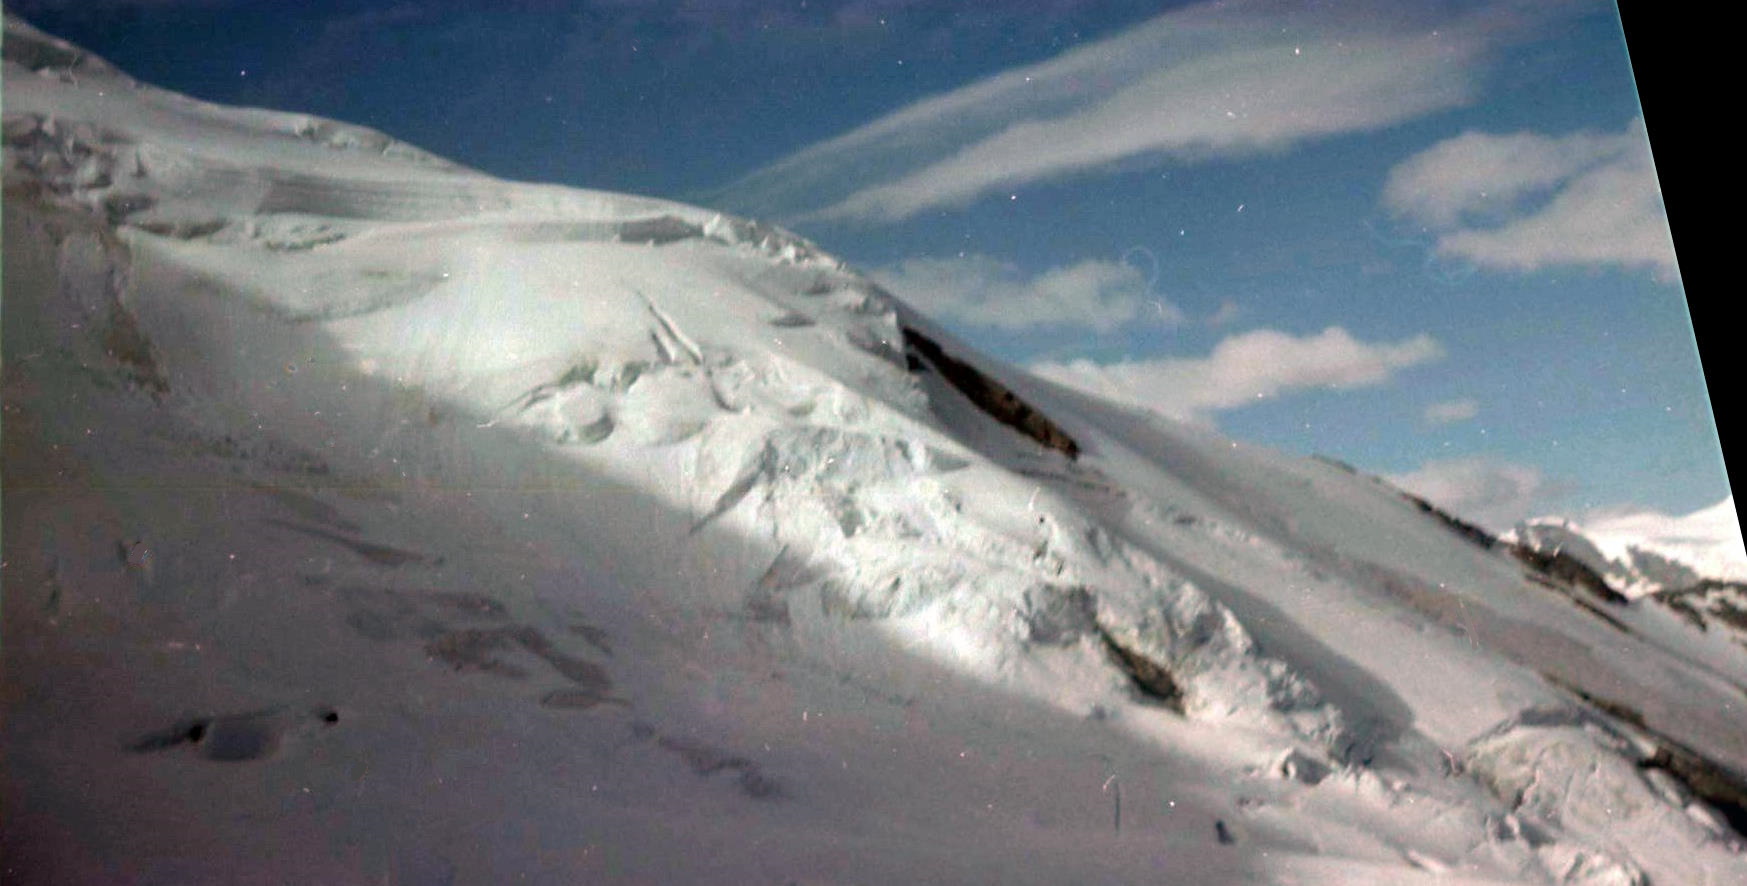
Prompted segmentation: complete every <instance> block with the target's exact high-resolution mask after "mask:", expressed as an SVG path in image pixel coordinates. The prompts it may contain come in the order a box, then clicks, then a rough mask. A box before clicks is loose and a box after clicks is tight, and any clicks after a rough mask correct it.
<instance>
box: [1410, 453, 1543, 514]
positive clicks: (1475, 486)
mask: <svg viewBox="0 0 1747 886" xmlns="http://www.w3.org/2000/svg"><path fill="white" fill-rule="evenodd" d="M1384 479H1386V480H1388V481H1389V482H1391V483H1393V484H1395V485H1396V486H1399V487H1401V488H1402V489H1405V490H1407V491H1408V492H1411V493H1413V494H1414V495H1417V496H1419V497H1421V498H1423V499H1425V500H1426V501H1429V502H1431V503H1432V504H1434V505H1437V506H1438V507H1440V508H1443V509H1444V510H1446V511H1448V512H1450V513H1452V514H1455V515H1456V516H1457V517H1460V518H1462V519H1464V520H1469V521H1472V522H1475V523H1479V524H1480V525H1482V526H1484V527H1486V528H1487V529H1490V530H1492V531H1494V532H1502V531H1505V530H1507V529H1509V528H1510V527H1512V526H1515V525H1516V523H1517V521H1518V520H1523V519H1526V518H1528V517H1529V516H1531V515H1533V514H1536V513H1540V512H1542V511H1543V510H1544V509H1545V508H1546V506H1547V501H1548V500H1549V498H1551V497H1552V496H1553V495H1554V494H1555V493H1556V492H1557V491H1558V490H1557V489H1556V488H1555V487H1554V485H1553V484H1551V483H1549V482H1548V481H1547V479H1546V478H1545V477H1543V476H1542V475H1541V472H1540V471H1539V470H1538V469H1536V468H1533V467H1530V466H1528V465H1519V464H1512V463H1510V462H1502V461H1495V460H1492V459H1488V458H1451V459H1437V460H1433V461H1428V462H1426V463H1425V464H1424V465H1423V466H1421V467H1420V468H1419V469H1418V470H1416V471H1411V472H1409V473H1405V474H1390V475H1387V476H1385V477H1384Z"/></svg>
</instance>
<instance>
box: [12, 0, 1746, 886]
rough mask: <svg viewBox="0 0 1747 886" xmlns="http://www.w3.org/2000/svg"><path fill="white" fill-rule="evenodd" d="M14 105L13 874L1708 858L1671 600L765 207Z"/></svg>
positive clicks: (1732, 811) (1703, 733)
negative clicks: (990, 347) (1483, 533)
mask: <svg viewBox="0 0 1747 886" xmlns="http://www.w3.org/2000/svg"><path fill="white" fill-rule="evenodd" d="M4 76H5V95H4V104H5V123H4V126H5V130H4V136H5V188H6V190H5V194H6V209H5V213H6V214H5V237H6V241H5V281H4V283H5V317H4V332H5V341H4V349H5V350H4V357H5V376H4V379H5V412H4V422H5V436H4V442H5V461H4V470H5V476H4V484H5V494H6V508H5V527H4V530H5V546H6V547H5V561H4V572H3V579H4V583H5V584H4V592H5V608H6V619H5V625H4V628H5V636H4V649H5V656H6V658H5V671H4V695H3V696H0V697H3V698H4V699H5V702H4V703H5V705H6V710H5V719H4V726H3V727H0V728H3V733H0V734H3V739H4V741H3V745H0V747H3V750H4V754H5V759H4V795H3V799H4V803H5V819H4V824H3V828H4V833H3V835H0V841H3V845H0V851H3V854H0V871H3V872H4V876H5V879H6V882H8V883H14V882H16V883H30V882H75V881H76V882H110V881H119V882H169V881H176V882H190V881H194V882H285V881H301V882H330V883H346V882H381V881H383V880H385V879H386V880H389V881H393V882H409V883H426V882H499V881H510V880H512V879H514V878H526V879H529V880H535V881H540V882H578V881H602V880H615V881H616V880H623V881H633V882H683V881H709V882H748V883H752V882H773V883H779V882H811V883H826V882H900V881H901V882H913V881H935V882H964V881H973V882H986V881H1000V882H1038V883H1062V882H1114V883H1126V882H1158V881H1160V880H1164V881H1168V882H1186V881H1192V882H1225V881H1229V882H1256V881H1280V882H1340V883H1350V882H1388V883H1412V882H1422V881H1423V882H1431V881H1436V882H1440V883H1445V882H1586V883H1632V882H1647V881H1649V880H1654V881H1655V882H1660V883H1668V882H1692V883H1701V882H1716V883H1723V882H1743V881H1747V859H1744V858H1743V857H1742V849H1741V836H1740V834H1739V828H1741V827H1742V826H1743V825H1742V824H1741V823H1740V818H1739V816H1740V814H1741V813H1742V811H1743V810H1744V809H1747V805H1743V803H1744V801H1747V791H1743V790H1742V787H1741V786H1742V784H1743V780H1742V777H1741V776H1742V773H1744V772H1747V728H1743V727H1744V725H1747V717H1744V716H1743V712H1742V707H1743V704H1744V703H1747V693H1744V691H1743V687H1744V686H1747V647H1743V646H1742V645H1741V644H1739V643H1734V642H1730V641H1728V640H1727V639H1726V638H1724V637H1721V636H1719V635H1718V634H1716V633H1715V632H1710V631H1701V630H1700V629H1699V626H1695V625H1693V624H1692V623H1691V622H1690V620H1689V619H1687V618H1685V617H1683V616H1682V614H1681V613H1679V612H1677V611H1674V610H1672V609H1670V608H1668V607H1660V608H1659V607H1653V606H1640V605H1636V604H1633V605H1623V604H1618V603H1613V602H1608V601H1607V600H1602V599H1598V598H1595V597H1594V596H1593V595H1589V594H1586V592H1585V591H1584V590H1583V588H1582V587H1581V586H1580V584H1577V583H1574V582H1573V581H1572V580H1571V579H1570V578H1569V576H1567V575H1564V574H1561V573H1559V572H1558V571H1557V570H1549V569H1547V568H1541V567H1536V566H1534V565H1533V564H1528V565H1525V563H1526V562H1527V561H1525V560H1523V559H1521V558H1519V557H1514V556H1511V555H1510V554H1509V552H1508V550H1506V549H1505V548H1502V547H1500V546H1498V545H1495V544H1492V543H1491V542H1490V541H1488V540H1487V539H1485V538H1483V537H1474V536H1468V535H1464V534H1463V533H1460V532H1457V531H1452V524H1450V523H1448V522H1446V521H1444V520H1440V519H1439V518H1438V517H1437V516H1436V515H1435V514H1433V513H1428V512H1427V511H1425V510H1422V509H1421V508H1419V507H1416V506H1415V504H1414V503H1413V502H1411V501H1409V500H1408V499H1406V498H1404V497H1403V496H1401V495H1400V494H1399V493H1397V492H1396V491H1395V490H1393V489H1390V488H1388V487H1387V486H1385V485H1384V484H1382V483H1380V482H1378V481H1375V480H1372V479H1370V478H1366V477H1363V476H1359V475H1356V474H1354V473H1352V472H1350V471H1347V470H1344V469H1342V468H1341V467H1340V466H1338V465H1336V464H1332V463H1326V462H1322V461H1302V460H1297V459H1292V458H1288V457H1285V456H1281V455H1278V454H1274V453H1271V452H1267V451H1262V450H1257V449H1253V448H1250V447H1247V446H1243V445H1240V444H1238V443H1235V442H1231V441H1227V440H1224V439H1222V438H1219V437H1217V436H1215V435H1213V434H1211V433H1208V432H1206V431H1204V430H1201V429H1196V428H1191V427H1186V426H1183V425H1179V424H1176V423H1173V422H1170V421H1168V420H1165V419H1162V418H1159V417H1157V416H1153V415H1149V414H1142V413H1139V412H1135V411H1131V410H1128V409H1124V408H1121V407H1117V406H1114V405H1111V404H1108V403H1104V402H1101V401H1098V400H1095V399H1092V398H1089V397H1087V396H1085V395H1082V394H1077V393H1073V392H1071V391H1069V390H1067V389H1064V388H1060V387H1057V386H1054V385H1051V384H1048V383H1046V382H1042V381H1040V380H1038V379H1035V378H1031V377H1029V376H1027V375H1025V374H1023V373H1021V372H1019V371H1016V370H1013V369H1011V368H1009V367H1005V366H1001V365H999V364H998V363H996V362H994V361H991V360H988V359H986V358H983V357H981V356H979V355H977V354H976V353H975V352H974V351H972V350H971V349H969V348H967V347H966V346H964V345H963V344H962V343H961V342H959V341H957V340H955V339H954V338H953V337H952V336H950V335H948V334H947V333H945V332H944V331H942V330H941V329H939V328H938V327H936V326H935V325H933V324H931V323H929V322H928V321H927V320H926V319H925V318H923V317H920V316H917V315H916V314H914V313H913V312H911V311H910V310H909V309H907V308H906V307H905V306H904V305H902V304H900V303H898V302H897V301H896V300H895V299H893V298H892V297H891V296H889V295H888V294H886V293H885V292H883V291H882V290H881V289H879V287H877V286H875V285H874V284H872V283H870V282H869V281H868V280H867V279H865V278H864V277H862V276H861V275H859V274H857V273H856V272H855V271H853V270H852V269H849V268H847V267H845V266H844V265H843V264H842V263H840V262H838V261H837V260H835V259H833V258H832V257H830V256H829V255H827V254H825V253H824V252H822V251H821V250H819V249H818V248H817V247H815V246H813V245H812V244H810V243H807V242H805V241H803V240H801V239H799V238H797V237H795V236H793V235H791V234H789V233H786V232H784V231H781V230H778V229H775V228H770V227H766V226H763V225H760V224H758V223H755V222H751V221H746V220H742V219H736V218H731V217H727V216H723V215H719V214H716V213H713V212H708V211H705V210H700V209H696V208H693V207H688V206H682V205H678V204H673V203H668V202H664V201H659V200H650V199H643V198H636V197H626V196H620V195H614V194H604V193H597V192H589V191H578V190H570V189H564V188H557V187H547V186H538V185H527V184H515V183H510V182H504V181H499V180H495V179H492V178H489V177H486V176H483V175H480V174H477V173H474V172H471V171H469V170H466V169H462V168H459V167H456V166H453V165H451V164H448V163H445V162H443V161H441V160H438V159H436V158H433V157H431V156H429V155H426V154H424V153H422V152H420V151H417V150H415V149H413V148H410V147H408V146H405V145H402V144H400V143H398V142H395V141H393V140H391V139H389V138H387V137H385V136H383V135H381V134H379V133H376V132H372V131H369V130H365V129H361V128H358V127H353V126H347V125H344V124H338V123H333V122H329V121H325V120H316V119H312V118H308V117H302V116H297V115H290V114H278V113H272V112H266V111H257V110H241V109H233V108H221V107H216V106H212V105H208V104H203V103H200V102H196V101H193V100H190V99H186V98H183V97H179V96H175V95H170V94H167V93H164V92H162V91H159V90H156V89H153V88H150V87H147V86H143V85H141V84H137V83H135V82H133V81H131V80H129V79H127V78H126V77H125V76H124V75H122V74H120V73H119V72H117V71H115V70H113V69H112V68H110V67H108V66H107V65H105V64H104V63H103V62H101V61H100V60H97V59H94V58H91V57H90V56H88V55H86V54H84V53H82V52H81V51H79V50H78V49H76V48H74V47H71V46H68V45H67V44H64V43H61V42H59V41H57V40H54V39H53V38H50V37H47V36H44V35H42V34H40V33H39V32H36V31H35V30H33V29H31V28H30V27H29V26H28V25H25V24H23V23H21V22H19V21H17V20H15V19H12V18H8V19H7V21H6V44H5V71H4ZM1731 816H1734V817H1735V823H1734V824H1733V826H1731Z"/></svg>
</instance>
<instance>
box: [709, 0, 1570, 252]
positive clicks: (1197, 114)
mask: <svg viewBox="0 0 1747 886" xmlns="http://www.w3.org/2000/svg"><path fill="white" fill-rule="evenodd" d="M1560 6H1562V4H1533V3H1526V2H1521V0H1495V2H1492V3H1489V4H1484V5H1482V6H1481V7H1479V8H1478V9H1477V10H1473V11H1470V12H1468V13H1466V14H1464V15H1462V16H1460V17H1457V18H1454V19H1447V20H1440V21H1432V20H1430V19H1429V18H1428V17H1427V16H1428V10H1427V8H1426V7H1424V6H1421V5H1418V4H1401V3H1393V2H1382V0H1352V2H1345V3H1319V4H1299V3H1281V2H1275V0H1240V2H1230V3H1202V4H1196V5H1192V6H1188V7H1185V8H1181V9H1178V10H1174V11H1172V12H1169V13H1166V14H1164V15H1161V16H1159V17H1157V18H1154V19H1152V20H1150V21H1148V22H1146V23H1143V24H1141V25H1138V26H1136V27H1134V28H1131V29H1129V30H1128V31H1125V32H1123V33H1121V34H1118V35H1116V36H1114V37H1110V38H1107V39H1105V40H1101V41H1098V42H1096V43H1092V44H1088V45H1085V46H1082V47H1080V48H1077V49H1074V50H1071V51H1069V52H1066V53H1063V54H1062V55H1059V56H1057V57H1055V58H1052V59H1049V60H1047V61H1044V62H1040V63H1037V64H1033V65H1030V66H1027V67H1023V68H1016V69H1012V70H1009V71H1006V72H1003V73H1001V74H997V75H995V76H992V77H989V78H986V79H984V80H981V81H978V82H976V83H972V84H970V85H968V86H965V87H962V88H960V89H957V90H953V91H951V92H947V93H944V94H941V95H936V96H934V97H931V98H928V99H924V100H922V101H919V102H916V103H914V104H911V105H909V106H907V107H904V108H900V109H899V110H897V111H895V112H893V113H891V114H888V115H887V116H885V117H882V118H880V119H878V120H875V121H873V122H871V123H868V124H866V125H864V126H861V127H859V128H857V129H855V130H852V131H850V132H848V133H846V134H844V135H842V136H839V137H837V138H833V139H830V140H828V141H825V142H821V143H819V144H816V145H813V146H811V147H809V148H806V149H804V150H801V151H799V152H798V153H795V154H793V155H791V156H789V157H787V158H785V159H783V160H781V161H778V162H777V163H775V164H772V165H771V166H769V167H767V168H765V169H762V170H759V171H758V172H755V173H753V174H752V175H750V176H747V177H746V178H744V179H742V180H741V181H739V182H736V183H735V184H733V185H731V186H730V187H729V188H727V189H726V191H725V192H724V193H722V194H721V195H719V199H720V200H723V201H725V202H727V203H728V204H730V205H734V206H736V207H737V208H740V209H742V210H744V211H748V212H754V213H757V214H768V215H777V216H783V217H788V218H791V219H793V218H801V219H804V218H808V217H812V218H828V219H842V220H856V221H896V220H901V219H904V218H908V217H910V216H913V215H916V214H918V213H921V212H924V211H928V210H932V209H938V208H943V207H956V206H962V205H965V204H968V203H970V202H971V201H973V200H975V199H977V198H978V197H981V196H984V195H987V194H991V193H997V192H1002V191H1005V190H1007V189H1012V188H1017V187H1019V186H1022V185H1026V184H1029V183H1032V182H1037V181H1043V180H1049V179H1055V178H1060V177H1063V176H1067V175H1071V174H1076V173H1080V172H1084V171H1086V170H1089V169H1095V168H1099V167H1104V166H1107V165H1109V164H1112V163H1116V162H1118V161H1130V160H1134V159H1136V158H1140V159H1143V160H1146V161H1158V160H1162V159H1164V158H1166V157H1176V158H1180V159H1196V158H1202V157H1208V156H1225V155H1233V154H1247V153H1254V152H1260V151H1269V150H1279V149H1283V148H1286V147H1288V146H1290V145H1292V144H1295V143H1297V142H1300V141H1303V140H1306V139H1311V138H1317V137H1321V136H1329V135H1334V134H1338V133H1347V132H1360V131H1366V130H1371V129H1376V128H1380V127H1384V126H1389V125H1391V124H1395V123H1399V122H1401V121H1403V120H1407V119H1411V118H1413V117H1417V116H1420V115H1423V114H1426V113H1430V112H1433V111H1437V110H1441V109H1444V108H1449V107H1452V106H1455V105H1459V104H1463V103H1465V102H1467V101H1469V100H1470V99H1471V98H1472V97H1473V95H1474V92H1475V89H1476V77H1477V75H1478V71H1479V67H1480V65H1479V62H1480V59H1481V58H1482V57H1483V56H1484V54H1485V53H1486V52H1487V51H1488V50H1489V49H1491V48H1492V47H1494V46H1496V45H1497V44H1498V43H1499V42H1501V41H1502V40H1505V39H1509V38H1510V37H1511V35H1514V34H1516V33H1520V32H1522V31H1524V30H1525V29H1526V25H1525V22H1527V21H1531V20H1534V19H1535V18H1536V17H1537V16H1539V15H1541V14H1543V13H1542V10H1543V9H1545V8H1551V7H1560Z"/></svg>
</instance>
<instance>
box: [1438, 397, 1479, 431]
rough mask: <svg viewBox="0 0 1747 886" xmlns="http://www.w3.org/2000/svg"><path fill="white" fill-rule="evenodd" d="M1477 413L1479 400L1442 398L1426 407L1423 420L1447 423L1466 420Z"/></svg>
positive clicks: (1440, 423) (1439, 423)
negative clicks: (1440, 400) (1442, 399)
mask: <svg viewBox="0 0 1747 886" xmlns="http://www.w3.org/2000/svg"><path fill="white" fill-rule="evenodd" d="M1479 414H1480V401H1479V400H1473V399H1466V400H1444V401H1442V402H1439V403H1433V404H1431V405H1430V406H1427V407H1426V411H1425V420H1426V421H1427V422H1429V423H1431V424H1434V425H1447V424H1453V423H1455V422H1459V421H1467V420H1469V419H1471V418H1473V417H1474V416H1476V415H1479Z"/></svg>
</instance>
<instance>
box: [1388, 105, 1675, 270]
mask: <svg viewBox="0 0 1747 886" xmlns="http://www.w3.org/2000/svg"><path fill="white" fill-rule="evenodd" d="M1383 203H1384V205H1385V206H1386V207H1388V208H1389V209H1390V210H1391V211H1392V212H1394V213H1396V214H1397V215H1399V216H1402V217H1405V218H1408V219H1411V220H1413V221H1415V222H1418V223H1419V224H1421V225H1424V226H1425V227H1426V228H1427V229H1428V230H1430V231H1431V232H1432V233H1434V234H1435V235H1436V236H1437V244H1436V246H1435V247H1434V248H1435V249H1436V251H1437V253H1438V255H1440V256H1442V257H1445V258H1457V259H1464V260H1467V261H1471V262H1473V263H1474V264H1476V265H1479V266H1481V267H1485V268H1492V269H1495V270H1506V271H1523V272H1528V271H1537V270H1540V269H1542V268H1545V267H1553V266H1571V265H1579V266H1584V265H1587V266H1592V267H1593V266H1609V265H1612V266H1622V267H1628V268H1648V269H1650V270H1651V271H1652V272H1654V273H1655V274H1656V275H1657V276H1658V277H1659V278H1662V279H1673V278H1675V277H1676V276H1678V273H1679V270H1678V267H1677V265H1676V264H1675V258H1674V243H1673V241H1672V239H1671V238H1670V235H1669V231H1668V217H1667V215H1666V213H1665V211H1664V209H1663V206H1662V195H1661V191H1660V189H1659V188H1658V186H1657V183H1656V169H1655V167H1654V166H1653V165H1652V164H1651V161H1650V143H1649V141H1648V140H1647V139H1646V138H1645V135H1644V128H1643V123H1642V122H1641V121H1634V122H1633V123H1632V124H1631V125H1630V126H1628V127H1627V128H1626V129H1625V131H1624V132H1616V133H1594V132H1580V133H1574V134H1571V135H1566V136H1562V137H1551V136H1546V135H1540V134H1538V133H1532V132H1522V133H1513V134H1509V135H1494V134H1489V133H1482V132H1468V133H1464V134H1462V135H1459V136H1456V137H1454V138H1451V139H1447V140H1445V141H1442V142H1439V143H1438V144H1436V145H1433V146H1432V147H1430V148H1428V149H1426V150H1424V151H1422V152H1420V153H1419V154H1416V155H1414V156H1412V157H1410V158H1408V159H1407V160H1405V161H1403V162H1402V163H1400V164H1399V165H1397V166H1396V167H1395V169H1394V170H1392V171H1391V172H1390V174H1389V180H1388V183H1387V184H1386V185H1385V187H1384V190H1383Z"/></svg>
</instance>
